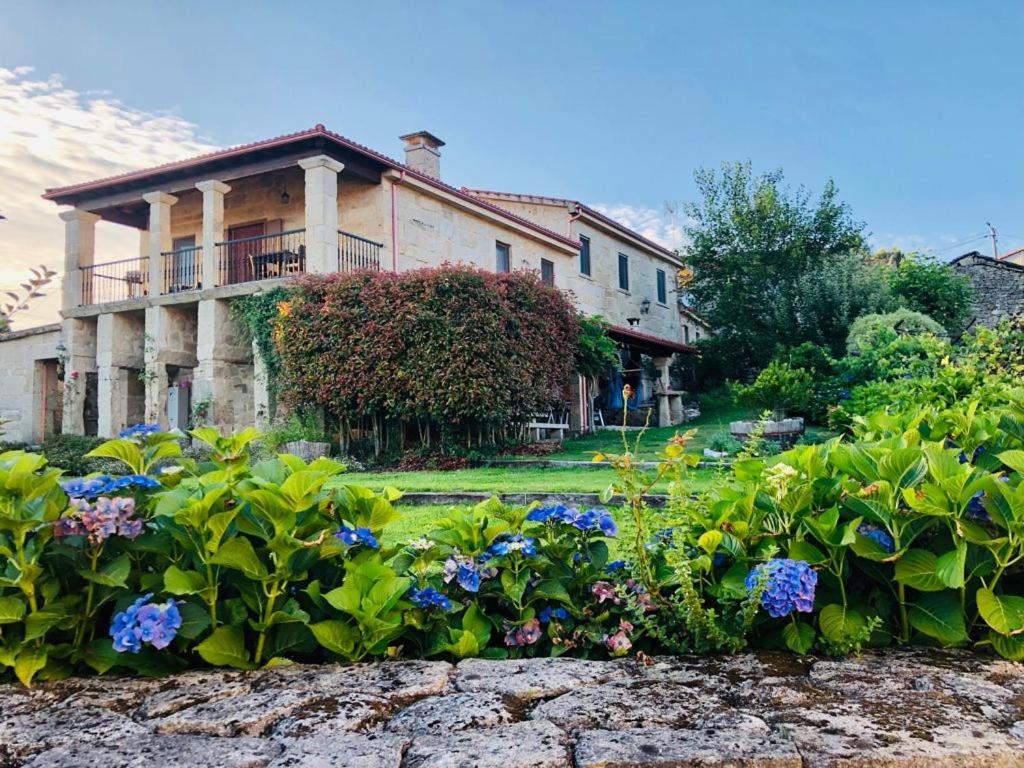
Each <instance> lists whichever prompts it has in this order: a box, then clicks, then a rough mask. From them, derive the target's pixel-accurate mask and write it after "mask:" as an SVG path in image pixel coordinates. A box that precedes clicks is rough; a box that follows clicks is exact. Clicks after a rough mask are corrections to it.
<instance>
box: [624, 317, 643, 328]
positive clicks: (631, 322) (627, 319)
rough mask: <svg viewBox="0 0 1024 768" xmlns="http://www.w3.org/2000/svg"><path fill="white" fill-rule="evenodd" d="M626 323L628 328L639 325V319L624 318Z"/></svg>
mask: <svg viewBox="0 0 1024 768" xmlns="http://www.w3.org/2000/svg"><path fill="white" fill-rule="evenodd" d="M626 322H627V323H629V324H630V326H636V325H640V318H639V317H627V318H626Z"/></svg>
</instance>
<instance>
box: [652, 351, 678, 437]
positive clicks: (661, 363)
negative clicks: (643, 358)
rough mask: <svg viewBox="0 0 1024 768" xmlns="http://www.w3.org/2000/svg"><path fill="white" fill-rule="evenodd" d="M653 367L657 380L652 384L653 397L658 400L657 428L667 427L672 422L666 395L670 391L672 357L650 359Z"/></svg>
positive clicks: (668, 399) (669, 403)
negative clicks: (656, 372)
mask: <svg viewBox="0 0 1024 768" xmlns="http://www.w3.org/2000/svg"><path fill="white" fill-rule="evenodd" d="M651 362H652V363H654V367H655V368H657V369H658V379H657V381H655V384H654V392H655V395H654V396H655V397H656V398H658V426H659V427H669V426H672V424H673V423H674V422H673V421H672V405H671V399H672V398H671V397H669V396H668V395H667V394H659V393H663V392H669V391H671V389H672V379H671V377H670V375H669V366H670V365H671V364H672V356H671V355H670V356H668V357H654V358H651Z"/></svg>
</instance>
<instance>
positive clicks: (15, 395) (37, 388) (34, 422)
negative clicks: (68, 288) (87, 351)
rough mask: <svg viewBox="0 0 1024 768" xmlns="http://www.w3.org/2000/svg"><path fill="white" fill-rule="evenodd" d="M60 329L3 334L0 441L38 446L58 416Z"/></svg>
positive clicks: (51, 429) (1, 342) (0, 371)
mask: <svg viewBox="0 0 1024 768" xmlns="http://www.w3.org/2000/svg"><path fill="white" fill-rule="evenodd" d="M59 343H60V326H59V325H44V326H40V327H38V328H31V329H28V330H24V331H16V332H14V333H10V334H7V335H6V336H4V338H3V340H2V341H0V419H2V420H3V421H4V422H6V423H4V424H3V425H2V426H0V432H2V433H0V441H2V442H16V443H21V442H25V443H37V442H41V441H42V439H43V437H44V436H45V434H47V433H52V432H53V431H55V428H56V425H57V424H58V421H57V419H58V417H59V415H60V412H61V401H60V389H59V386H58V381H57V365H58V358H57V354H58V351H57V345H58V344H59Z"/></svg>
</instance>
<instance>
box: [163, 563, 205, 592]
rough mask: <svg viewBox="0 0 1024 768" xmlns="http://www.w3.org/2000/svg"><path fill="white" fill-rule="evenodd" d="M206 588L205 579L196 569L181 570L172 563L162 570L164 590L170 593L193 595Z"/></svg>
mask: <svg viewBox="0 0 1024 768" xmlns="http://www.w3.org/2000/svg"><path fill="white" fill-rule="evenodd" d="M204 589H206V579H204V578H203V575H202V574H201V573H199V572H198V571H183V570H181V569H180V568H179V567H178V566H176V565H172V566H170V567H169V568H168V569H167V570H166V571H164V591H165V592H167V593H168V594H170V595H194V594H196V593H197V592H202V591H203V590H204Z"/></svg>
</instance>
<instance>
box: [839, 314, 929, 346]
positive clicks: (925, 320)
mask: <svg viewBox="0 0 1024 768" xmlns="http://www.w3.org/2000/svg"><path fill="white" fill-rule="evenodd" d="M925 335H930V336H934V337H936V338H938V339H945V338H946V331H945V329H944V328H943V327H942V326H941V325H939V324H938V323H937V322H935V321H934V320H932V319H931V318H930V317H928V316H927V315H922V314H921V313H920V312H915V311H913V310H910V309H897V310H896V311H895V312H889V313H886V314H882V315H862V316H861V317H858V318H857V319H856V320H854V321H853V324H852V325H851V326H850V333H849V335H848V336H847V337H846V351H847V352H848V353H849V354H858V353H862V352H864V351H865V350H868V349H872V348H875V347H879V346H882V345H884V344H888V343H890V342H892V341H894V340H896V339H898V338H901V337H906V336H925Z"/></svg>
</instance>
